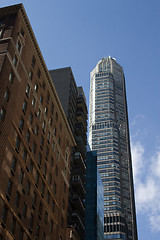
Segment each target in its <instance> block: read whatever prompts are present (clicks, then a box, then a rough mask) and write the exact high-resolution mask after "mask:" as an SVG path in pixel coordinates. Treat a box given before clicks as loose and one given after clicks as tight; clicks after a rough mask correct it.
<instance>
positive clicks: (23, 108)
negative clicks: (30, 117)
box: [22, 100, 27, 114]
mask: <svg viewBox="0 0 160 240" xmlns="http://www.w3.org/2000/svg"><path fill="white" fill-rule="evenodd" d="M22 110H23V113H24V114H25V113H26V110H27V102H26V100H24V102H23V107H22Z"/></svg>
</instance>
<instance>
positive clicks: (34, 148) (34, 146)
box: [32, 142, 37, 154]
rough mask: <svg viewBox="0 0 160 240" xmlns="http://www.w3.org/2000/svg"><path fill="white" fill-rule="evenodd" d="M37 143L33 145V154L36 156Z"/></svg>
mask: <svg viewBox="0 0 160 240" xmlns="http://www.w3.org/2000/svg"><path fill="white" fill-rule="evenodd" d="M36 147H37V146H36V143H35V142H33V145H32V152H33V153H34V154H35V153H36Z"/></svg>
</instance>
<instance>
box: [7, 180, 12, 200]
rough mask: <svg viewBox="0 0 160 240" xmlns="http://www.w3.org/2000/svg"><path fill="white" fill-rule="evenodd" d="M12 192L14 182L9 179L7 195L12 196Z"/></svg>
mask: <svg viewBox="0 0 160 240" xmlns="http://www.w3.org/2000/svg"><path fill="white" fill-rule="evenodd" d="M11 191H12V181H11V180H10V179H9V181H8V186H7V191H6V194H7V195H8V196H11Z"/></svg>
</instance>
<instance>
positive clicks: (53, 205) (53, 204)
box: [52, 200, 55, 212]
mask: <svg viewBox="0 0 160 240" xmlns="http://www.w3.org/2000/svg"><path fill="white" fill-rule="evenodd" d="M54 210H55V202H54V200H52V212H54Z"/></svg>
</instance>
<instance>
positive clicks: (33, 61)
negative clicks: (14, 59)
mask: <svg viewBox="0 0 160 240" xmlns="http://www.w3.org/2000/svg"><path fill="white" fill-rule="evenodd" d="M35 64H36V59H35V56H33V57H32V63H31V65H32V67H33V68H34V67H35Z"/></svg>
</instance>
